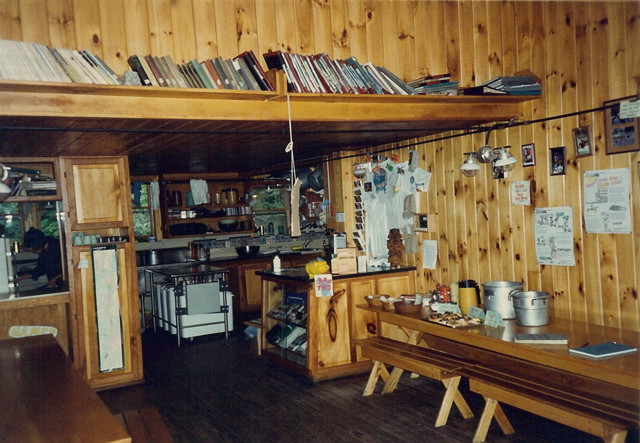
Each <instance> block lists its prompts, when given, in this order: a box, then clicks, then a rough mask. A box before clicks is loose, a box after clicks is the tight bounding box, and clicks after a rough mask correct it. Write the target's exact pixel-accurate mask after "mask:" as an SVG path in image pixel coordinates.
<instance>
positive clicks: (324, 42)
mask: <svg viewBox="0 0 640 443" xmlns="http://www.w3.org/2000/svg"><path fill="white" fill-rule="evenodd" d="M310 3H311V14H312V20H313V27H312V28H311V29H310V32H312V33H313V36H312V39H313V53H319V52H323V51H325V52H326V53H327V54H329V56H332V54H333V34H332V22H331V17H332V12H333V3H331V2H329V1H326V0H325V1H314V2H310ZM348 3H349V4H348V6H349V16H351V14H352V11H353V10H354V9H358V8H363V6H362V4H361V2H348ZM364 30H365V29H364V28H363V29H362V31H364ZM352 31H353V30H352ZM352 44H353V42H352ZM365 55H366V53H365ZM361 58H362V55H361ZM359 60H360V58H359Z"/></svg>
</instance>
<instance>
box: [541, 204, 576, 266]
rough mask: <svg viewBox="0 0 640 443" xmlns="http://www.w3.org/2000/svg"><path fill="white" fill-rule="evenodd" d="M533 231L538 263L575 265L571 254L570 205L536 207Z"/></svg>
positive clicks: (571, 220) (571, 222)
mask: <svg viewBox="0 0 640 443" xmlns="http://www.w3.org/2000/svg"><path fill="white" fill-rule="evenodd" d="M534 233H535V241H536V257H537V259H538V264H539V265H555V266H575V265H576V259H575V257H574V255H573V209H572V208H571V206H562V207H557V208H536V210H535V214H534Z"/></svg>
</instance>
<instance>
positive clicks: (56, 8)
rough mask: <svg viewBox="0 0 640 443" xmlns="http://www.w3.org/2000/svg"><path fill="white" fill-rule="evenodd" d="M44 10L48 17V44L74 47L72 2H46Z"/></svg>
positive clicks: (62, 0) (58, 0)
mask: <svg viewBox="0 0 640 443" xmlns="http://www.w3.org/2000/svg"><path fill="white" fill-rule="evenodd" d="M46 11H47V16H48V17H49V45H50V46H52V47H54V48H67V49H76V39H75V33H74V26H75V20H74V17H73V5H72V3H71V2H70V1H67V0H56V1H52V2H47V7H46ZM23 26H28V25H23Z"/></svg>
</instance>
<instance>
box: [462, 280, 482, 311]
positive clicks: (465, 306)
mask: <svg viewBox="0 0 640 443" xmlns="http://www.w3.org/2000/svg"><path fill="white" fill-rule="evenodd" d="M458 298H459V305H460V310H461V311H462V313H463V314H467V313H468V312H469V308H470V307H471V306H476V307H477V306H478V300H479V299H480V286H478V283H477V282H476V281H475V280H460V283H458Z"/></svg>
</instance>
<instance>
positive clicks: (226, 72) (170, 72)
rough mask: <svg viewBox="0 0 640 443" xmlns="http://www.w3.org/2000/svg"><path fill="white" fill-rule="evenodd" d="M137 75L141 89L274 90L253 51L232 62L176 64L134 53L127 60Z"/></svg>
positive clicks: (163, 57) (164, 58)
mask: <svg viewBox="0 0 640 443" xmlns="http://www.w3.org/2000/svg"><path fill="white" fill-rule="evenodd" d="M127 61H128V63H129V66H130V67H131V69H132V70H134V71H135V72H137V73H138V76H139V77H140V81H141V83H142V85H143V86H161V87H169V88H207V89H239V90H248V91H273V90H275V88H274V86H273V84H272V83H271V81H270V80H269V78H268V77H267V76H266V74H265V72H264V70H263V69H262V66H260V63H258V60H257V59H256V56H255V55H254V53H253V51H246V52H243V53H242V54H240V55H238V56H236V57H234V58H233V59H226V60H225V59H223V58H222V57H216V58H214V59H209V60H205V61H202V62H198V61H197V60H195V59H194V60H191V61H189V62H188V63H184V64H176V63H174V61H173V60H172V58H171V56H170V55H165V56H162V57H159V56H156V55H150V54H149V55H144V56H142V55H137V54H134V55H132V56H131V57H129V59H128V60H127Z"/></svg>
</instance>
